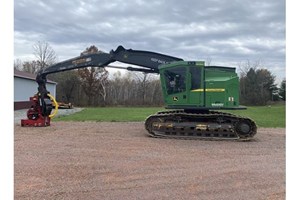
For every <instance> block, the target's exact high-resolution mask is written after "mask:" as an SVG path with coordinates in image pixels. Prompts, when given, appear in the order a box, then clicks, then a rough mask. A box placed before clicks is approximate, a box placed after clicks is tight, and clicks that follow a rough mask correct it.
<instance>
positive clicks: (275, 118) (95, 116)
mask: <svg viewBox="0 0 300 200" xmlns="http://www.w3.org/2000/svg"><path fill="white" fill-rule="evenodd" d="M161 110H164V108H162V107H97V108H85V109H84V110H83V111H81V112H78V113H75V114H72V115H69V116H63V117H57V118H54V121H106V122H127V121H128V122H130V121H144V120H145V119H146V117H147V116H149V115H151V114H154V113H156V112H157V111H161ZM226 112H230V113H233V114H237V115H241V116H246V117H249V118H251V119H253V120H254V121H255V122H256V124H257V126H258V127H285V105H272V106H253V107H248V109H247V110H236V111H226Z"/></svg>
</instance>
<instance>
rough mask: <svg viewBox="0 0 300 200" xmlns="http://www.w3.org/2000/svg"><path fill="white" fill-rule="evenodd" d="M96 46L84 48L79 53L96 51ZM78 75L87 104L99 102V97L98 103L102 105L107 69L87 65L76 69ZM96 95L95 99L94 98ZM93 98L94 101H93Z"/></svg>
mask: <svg viewBox="0 0 300 200" xmlns="http://www.w3.org/2000/svg"><path fill="white" fill-rule="evenodd" d="M98 51H99V50H98V48H97V47H96V46H94V45H92V46H90V47H88V48H86V49H85V50H84V51H83V52H82V53H81V55H86V54H89V53H95V52H98ZM78 75H79V77H80V79H81V86H82V89H83V91H84V92H85V94H86V95H87V97H88V105H92V104H94V105H95V102H99V98H98V99H97V97H99V96H100V97H101V98H102V101H100V104H102V105H104V104H105V101H106V93H107V92H106V86H107V79H108V71H107V70H106V69H105V68H99V67H87V68H82V69H78ZM95 97H96V99H95ZM93 100H94V102H93Z"/></svg>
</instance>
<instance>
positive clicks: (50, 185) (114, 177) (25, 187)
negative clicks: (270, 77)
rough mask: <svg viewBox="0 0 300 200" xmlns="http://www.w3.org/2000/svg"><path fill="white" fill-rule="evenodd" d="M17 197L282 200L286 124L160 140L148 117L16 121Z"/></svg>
mask: <svg viewBox="0 0 300 200" xmlns="http://www.w3.org/2000/svg"><path fill="white" fill-rule="evenodd" d="M14 147H15V160H14V164H15V185H14V190H15V199H231V200H232V199H255V200H256V199H284V198H285V129H265V128H264V129H262V128H261V129H258V133H257V135H256V139H255V140H253V141H251V142H232V141H200V140H175V139H155V138H150V137H148V136H146V131H145V130H144V125H143V123H142V122H131V123H108V122H101V123H99V122H98V123H97V122H53V123H52V125H51V126H50V127H44V128H28V127H27V128H24V127H20V125H15V143H14Z"/></svg>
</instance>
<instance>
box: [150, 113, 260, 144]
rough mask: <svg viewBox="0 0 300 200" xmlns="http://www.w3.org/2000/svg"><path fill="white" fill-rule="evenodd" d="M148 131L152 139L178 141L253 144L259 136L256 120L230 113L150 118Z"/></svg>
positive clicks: (183, 114)
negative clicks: (216, 141) (160, 138)
mask: <svg viewBox="0 0 300 200" xmlns="http://www.w3.org/2000/svg"><path fill="white" fill-rule="evenodd" d="M145 128H146V130H147V131H148V133H149V135H150V136H152V137H162V138H178V139H213V140H224V139H227V140H250V139H252V138H253V136H254V135H255V134H256V131H257V127H256V124H255V122H254V121H253V120H251V119H249V118H246V117H241V116H237V115H233V114H229V113H224V112H217V111H206V112H186V111H184V110H175V111H162V112H158V113H156V114H154V115H150V116H149V117H148V118H147V119H146V121H145Z"/></svg>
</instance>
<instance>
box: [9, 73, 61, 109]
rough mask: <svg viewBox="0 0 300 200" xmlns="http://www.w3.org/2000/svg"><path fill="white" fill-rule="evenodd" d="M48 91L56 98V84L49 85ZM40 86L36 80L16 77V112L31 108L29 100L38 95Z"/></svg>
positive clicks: (47, 85)
mask: <svg viewBox="0 0 300 200" xmlns="http://www.w3.org/2000/svg"><path fill="white" fill-rule="evenodd" d="M46 87H47V90H48V91H49V92H50V94H51V95H52V96H54V97H55V96H56V84H54V83H47V84H46ZM37 88H38V85H37V83H36V82H35V81H34V80H30V79H25V78H20V77H16V76H15V77H14V107H15V110H18V109H26V108H30V106H31V104H30V101H29V98H30V97H31V96H33V95H34V94H36V93H37V91H38V90H37Z"/></svg>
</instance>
